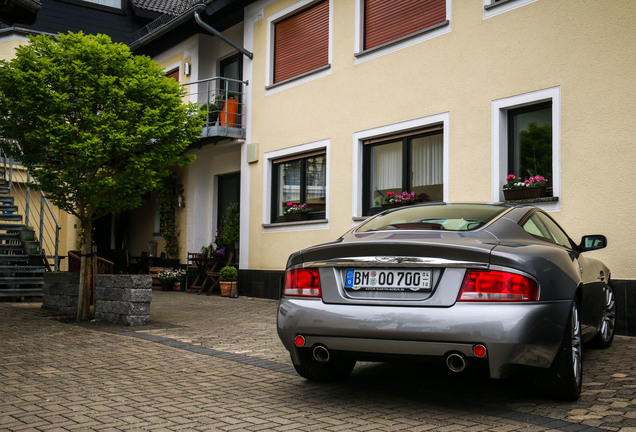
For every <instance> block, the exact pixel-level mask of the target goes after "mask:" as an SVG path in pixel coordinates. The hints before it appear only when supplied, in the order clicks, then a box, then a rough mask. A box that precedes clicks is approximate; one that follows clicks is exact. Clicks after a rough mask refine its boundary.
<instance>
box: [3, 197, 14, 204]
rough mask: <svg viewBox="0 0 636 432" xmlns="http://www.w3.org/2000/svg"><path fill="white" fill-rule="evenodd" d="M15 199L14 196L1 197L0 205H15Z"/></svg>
mask: <svg viewBox="0 0 636 432" xmlns="http://www.w3.org/2000/svg"><path fill="white" fill-rule="evenodd" d="M13 202H14V198H13V197H12V196H0V203H3V204H4V203H9V204H13Z"/></svg>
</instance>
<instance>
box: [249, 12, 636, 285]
mask: <svg viewBox="0 0 636 432" xmlns="http://www.w3.org/2000/svg"><path fill="white" fill-rule="evenodd" d="M293 4H294V2H293V1H287V0H286V1H278V2H274V3H270V4H266V3H264V8H263V11H264V19H261V20H259V21H257V22H255V24H254V28H253V30H254V47H253V49H254V53H255V55H254V60H253V64H252V66H253V77H252V82H251V91H252V101H251V103H252V106H251V110H252V113H253V114H252V129H251V136H250V139H251V141H252V142H258V143H259V161H258V162H256V163H253V164H251V165H250V177H251V185H250V209H251V213H252V217H251V220H250V227H249V228H250V245H249V246H250V249H249V267H250V268H251V269H282V268H284V265H285V261H286V259H287V256H288V255H289V253H291V252H293V251H294V250H297V249H299V248H302V247H306V246H309V245H311V244H315V243H320V242H325V241H328V240H331V239H335V238H337V237H338V236H339V235H341V234H342V233H343V232H345V231H347V230H348V229H350V228H351V226H352V215H353V204H352V202H353V196H352V184H353V182H354V179H353V178H352V175H351V171H352V166H353V163H354V161H353V134H354V133H356V132H359V131H364V130H367V129H371V128H378V127H382V126H385V125H391V124H395V123H399V122H404V121H407V120H411V119H417V118H422V117H426V116H431V115H435V114H439V113H448V116H449V119H450V120H449V128H448V130H447V131H445V133H448V137H449V160H448V163H449V166H448V188H449V189H448V190H449V196H448V197H449V199H450V201H454V202H459V201H484V202H488V201H490V200H491V192H492V186H491V185H492V181H493V160H492V158H493V156H492V153H493V152H492V145H493V144H492V139H493V131H492V115H491V109H492V102H493V101H495V100H497V99H500V98H507V97H512V96H516V95H521V94H525V93H528V92H533V91H538V90H542V89H548V88H555V87H558V88H559V89H560V95H561V112H560V127H561V132H560V143H561V154H560V156H561V166H560V169H561V175H560V180H561V193H560V196H559V200H560V201H559V203H560V209H559V210H557V211H554V212H553V213H552V215H553V216H554V217H555V219H556V220H557V221H558V222H559V223H560V224H562V225H563V226H564V227H565V228H566V229H567V231H568V232H569V233H570V235H571V236H572V237H573V239H574V240H575V241H576V240H578V239H579V238H580V236H581V235H583V234H591V233H602V234H605V235H607V237H608V240H609V247H608V248H607V249H605V250H603V251H599V252H594V253H591V254H590V255H591V256H594V257H597V258H599V259H602V260H603V261H605V262H606V263H607V264H608V266H610V268H611V269H612V270H613V276H614V277H615V278H622V279H636V270H634V269H633V260H634V258H633V257H634V252H635V251H636V248H635V247H634V246H633V241H634V239H636V224H634V223H632V221H631V216H630V215H631V214H632V213H633V212H634V210H636V199H634V196H635V192H636V170H634V169H633V167H634V166H636V150H634V138H633V137H634V136H636V126H635V122H634V121H633V115H634V112H636V73H635V72H634V70H635V69H636V54H635V53H636V51H635V50H634V49H633V44H634V41H636V2H633V1H630V0H622V1H614V2H610V3H608V2H598V1H595V0H559V1H542V0H539V1H536V2H534V3H530V4H528V5H525V6H522V7H519V8H517V9H514V10H511V11H508V12H505V13H502V14H499V15H497V16H494V17H491V18H488V19H484V18H483V2H482V1H478V0H453V1H452V2H451V3H450V4H451V10H452V14H451V24H450V25H451V31H450V32H448V33H446V34H442V35H440V36H438V37H435V38H432V39H430V40H425V41H423V42H420V43H417V44H415V45H413V46H409V47H405V48H403V49H400V50H398V51H395V52H392V53H387V54H385V55H381V56H379V57H377V58H374V59H369V60H366V61H364V62H361V63H359V64H356V62H355V60H354V45H355V41H354V35H355V32H354V23H355V20H356V14H355V0H337V1H332V2H331V6H332V8H333V9H332V14H333V20H332V34H333V36H332V60H331V73H330V74H328V75H326V76H322V77H320V78H317V79H315V80H312V81H308V82H304V83H302V84H299V85H296V86H292V87H290V88H284V89H280V90H279V91H270V92H267V91H266V90H265V87H266V85H267V84H268V83H266V82H265V71H266V70H267V67H268V65H267V61H266V58H267V56H266V53H267V49H268V45H267V31H268V21H267V18H268V17H269V16H271V15H272V14H276V13H278V12H279V11H281V10H283V9H285V8H287V7H289V6H291V5H293ZM327 139H328V140H330V151H331V155H330V160H329V168H330V172H329V181H330V190H329V191H328V198H329V205H330V213H329V215H328V217H329V227H328V229H324V230H313V231H312V230H304V231H287V232H272V231H271V230H268V229H267V228H264V227H263V207H264V206H263V202H262V201H263V193H262V181H263V178H264V174H263V173H264V169H265V167H266V164H267V161H266V160H265V159H264V157H263V156H264V154H265V153H267V152H272V151H275V150H279V149H283V148H287V147H293V146H296V145H300V144H305V143H311V142H315V141H319V140H327ZM307 228H310V226H309V225H308V226H307Z"/></svg>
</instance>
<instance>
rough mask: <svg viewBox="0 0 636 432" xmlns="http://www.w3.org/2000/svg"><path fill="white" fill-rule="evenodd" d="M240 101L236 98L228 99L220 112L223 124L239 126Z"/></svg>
mask: <svg viewBox="0 0 636 432" xmlns="http://www.w3.org/2000/svg"><path fill="white" fill-rule="evenodd" d="M238 109H239V102H238V100H236V99H232V98H230V99H226V100H225V102H223V108H221V112H220V114H219V120H220V124H221V126H225V127H238V125H237V124H236V118H237V117H238Z"/></svg>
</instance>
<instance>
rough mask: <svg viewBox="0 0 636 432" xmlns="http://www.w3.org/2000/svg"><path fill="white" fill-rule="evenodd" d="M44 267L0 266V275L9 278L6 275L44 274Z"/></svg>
mask: <svg viewBox="0 0 636 432" xmlns="http://www.w3.org/2000/svg"><path fill="white" fill-rule="evenodd" d="M44 270H45V269H44V267H38V266H0V275H3V277H9V276H7V275H8V274H10V273H11V274H13V273H19V274H41V273H44Z"/></svg>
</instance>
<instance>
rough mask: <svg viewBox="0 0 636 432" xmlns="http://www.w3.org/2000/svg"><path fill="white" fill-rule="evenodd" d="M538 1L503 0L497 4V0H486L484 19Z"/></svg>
mask: <svg viewBox="0 0 636 432" xmlns="http://www.w3.org/2000/svg"><path fill="white" fill-rule="evenodd" d="M536 1H537V0H503V1H502V2H500V3H499V4H495V0H484V19H488V18H491V17H494V16H497V15H499V14H502V13H505V12H509V11H511V10H515V9H517V8H520V7H522V6H526V5H528V4H530V3H534V2H536Z"/></svg>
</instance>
